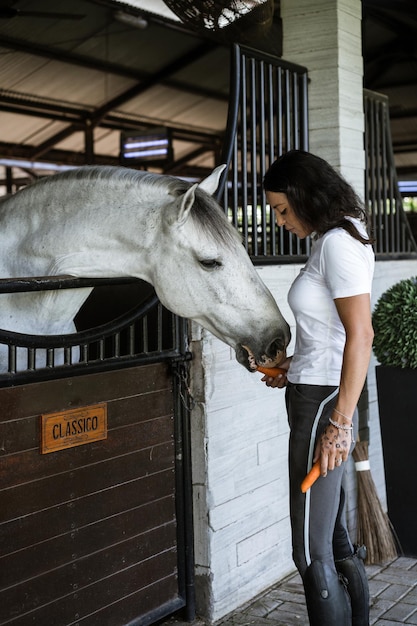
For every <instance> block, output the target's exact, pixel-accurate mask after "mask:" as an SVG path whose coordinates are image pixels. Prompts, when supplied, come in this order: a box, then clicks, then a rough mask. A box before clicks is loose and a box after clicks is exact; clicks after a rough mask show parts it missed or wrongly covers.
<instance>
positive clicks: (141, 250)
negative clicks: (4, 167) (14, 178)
mask: <svg viewBox="0 0 417 626" xmlns="http://www.w3.org/2000/svg"><path fill="white" fill-rule="evenodd" d="M103 193H104V192H103ZM113 194H114V196H115V197H112V196H111V194H110V193H109V192H108V196H109V197H108V199H107V200H108V201H107V204H106V206H103V202H102V197H101V196H100V195H99V194H97V199H96V202H95V199H94V194H92V193H90V195H89V196H88V197H86V204H85V205H80V204H75V206H69V203H68V204H67V205H65V204H62V202H61V204H60V203H59V201H57V206H59V207H60V216H61V220H62V221H61V220H60V219H59V218H57V215H56V212H55V211H54V210H53V209H52V210H49V209H48V207H44V204H43V202H42V198H39V199H37V202H36V204H35V205H34V206H31V207H30V211H29V210H28V207H27V206H20V204H19V203H18V202H17V200H18V197H17V196H16V197H13V198H11V199H10V200H9V202H8V207H7V208H8V210H7V212H4V214H3V219H2V220H1V221H2V222H3V223H4V224H5V225H6V227H5V228H4V229H2V228H1V223H0V246H1V250H2V254H1V258H0V276H2V277H11V276H14V277H17V276H36V275H53V276H56V275H61V274H70V275H73V276H83V277H94V278H96V277H98V278H100V277H112V276H135V277H137V278H142V279H143V280H147V281H148V282H149V281H150V277H151V276H152V271H151V269H152V268H151V267H150V264H151V262H152V260H151V259H152V256H153V255H152V250H154V249H155V241H156V240H157V239H158V232H159V230H160V224H159V223H158V221H159V217H158V211H155V210H149V209H148V208H147V207H146V206H145V205H144V204H143V203H139V202H138V198H137V194H135V195H134V197H132V200H131V202H129V197H128V195H129V192H127V194H126V197H125V198H123V205H124V207H123V211H120V212H119V211H118V210H117V208H115V209H114V210H112V209H111V208H108V207H112V206H113V205H114V206H115V207H117V206H118V205H119V204H120V194H119V193H117V194H115V192H114V191H113ZM132 196H133V194H132ZM49 205H50V206H51V207H53V206H54V203H53V200H52V201H51V200H49ZM78 206H81V208H78ZM20 209H21V210H20Z"/></svg>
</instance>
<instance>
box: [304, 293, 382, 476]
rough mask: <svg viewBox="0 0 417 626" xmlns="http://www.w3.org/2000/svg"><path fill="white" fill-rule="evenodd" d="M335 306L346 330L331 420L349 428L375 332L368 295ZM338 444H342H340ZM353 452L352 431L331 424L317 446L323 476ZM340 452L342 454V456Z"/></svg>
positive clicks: (336, 300)
mask: <svg viewBox="0 0 417 626" xmlns="http://www.w3.org/2000/svg"><path fill="white" fill-rule="evenodd" d="M334 302H335V305H336V308H337V312H338V314H339V317H340V319H341V322H342V324H343V326H344V328H345V331H346V343H345V348H344V353H343V364H342V373H341V377H340V389H339V395H338V398H337V402H336V405H335V409H336V410H335V411H334V412H333V415H332V418H331V419H332V421H333V422H335V423H336V424H338V425H340V426H346V427H347V428H348V429H349V427H350V426H351V424H352V416H353V413H354V411H355V408H356V406H357V403H358V400H359V396H360V394H361V392H362V389H363V386H364V384H365V379H366V375H367V372H368V366H369V360H370V357H371V352H372V341H373V336H374V333H373V329H372V316H371V303H370V295H369V294H361V295H358V296H351V297H348V298H336V299H335V301H334ZM337 444H339V445H337ZM350 449H351V431H349V430H343V429H341V428H337V427H336V426H334V425H331V424H330V425H329V426H328V427H327V428H326V429H325V431H324V433H323V436H322V438H321V440H320V442H319V443H318V446H317V449H316V454H315V457H314V458H315V460H316V459H318V458H319V457H321V473H322V474H323V475H325V474H326V472H327V469H329V470H332V469H334V467H335V464H337V461H338V460H339V458H340V457H341V459H342V461H346V460H347V458H348V455H349V452H350ZM340 453H341V454H340Z"/></svg>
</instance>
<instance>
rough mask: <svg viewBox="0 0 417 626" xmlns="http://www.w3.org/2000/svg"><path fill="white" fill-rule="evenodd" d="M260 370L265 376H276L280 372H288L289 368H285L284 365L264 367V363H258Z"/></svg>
mask: <svg viewBox="0 0 417 626" xmlns="http://www.w3.org/2000/svg"><path fill="white" fill-rule="evenodd" d="M257 370H258V372H261V373H262V374H265V376H271V377H272V378H275V377H276V376H278V374H286V373H287V370H284V369H283V368H282V367H263V366H262V365H258V367H257Z"/></svg>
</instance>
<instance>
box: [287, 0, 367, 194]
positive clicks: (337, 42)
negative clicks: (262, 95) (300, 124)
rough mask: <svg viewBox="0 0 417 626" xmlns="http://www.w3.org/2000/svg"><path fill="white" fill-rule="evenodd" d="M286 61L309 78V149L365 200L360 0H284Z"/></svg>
mask: <svg viewBox="0 0 417 626" xmlns="http://www.w3.org/2000/svg"><path fill="white" fill-rule="evenodd" d="M281 17H282V23H283V58H284V59H285V60H286V61H292V62H293V63H298V64H299V65H304V66H305V67H307V69H308V74H309V79H310V82H309V127H310V151H311V152H314V153H315V154H318V155H319V156H321V157H322V158H324V159H326V160H327V161H329V163H331V165H333V166H334V167H336V168H337V169H338V170H339V171H340V172H341V173H342V175H343V176H344V177H345V178H346V179H347V180H348V181H349V182H350V183H351V184H352V185H353V186H354V187H355V189H356V191H357V192H358V193H359V195H360V196H361V197H363V191H364V168H365V153H364V145H363V131H364V116H363V63H362V44H361V1H360V0H296V1H294V0H281Z"/></svg>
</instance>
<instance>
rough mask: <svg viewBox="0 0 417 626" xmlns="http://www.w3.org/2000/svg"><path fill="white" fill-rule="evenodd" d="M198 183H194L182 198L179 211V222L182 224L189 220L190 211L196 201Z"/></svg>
mask: <svg viewBox="0 0 417 626" xmlns="http://www.w3.org/2000/svg"><path fill="white" fill-rule="evenodd" d="M197 187H198V184H197V183H195V185H192V186H191V187H190V188H189V189H187V191H186V192H185V194H184V195H183V196H182V198H181V204H180V210H179V212H178V218H177V224H178V225H179V226H182V225H183V224H184V222H186V221H187V219H188V216H189V215H190V211H191V209H192V207H193V204H194V201H195V190H196V189H197Z"/></svg>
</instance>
